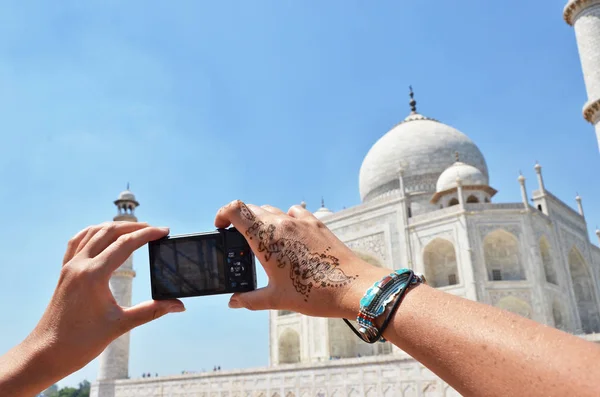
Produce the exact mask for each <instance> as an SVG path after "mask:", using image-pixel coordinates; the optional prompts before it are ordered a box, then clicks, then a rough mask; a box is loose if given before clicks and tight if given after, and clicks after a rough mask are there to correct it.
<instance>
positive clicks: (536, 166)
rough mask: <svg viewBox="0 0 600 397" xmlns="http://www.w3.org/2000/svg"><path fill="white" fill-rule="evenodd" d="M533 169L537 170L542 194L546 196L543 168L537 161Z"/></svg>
mask: <svg viewBox="0 0 600 397" xmlns="http://www.w3.org/2000/svg"><path fill="white" fill-rule="evenodd" d="M533 169H535V173H536V174H537V179H538V185H539V186H540V193H541V194H544V193H545V192H546V187H545V186H544V178H543V177H542V166H541V165H540V163H538V162H537V160H536V162H535V166H534V167H533Z"/></svg>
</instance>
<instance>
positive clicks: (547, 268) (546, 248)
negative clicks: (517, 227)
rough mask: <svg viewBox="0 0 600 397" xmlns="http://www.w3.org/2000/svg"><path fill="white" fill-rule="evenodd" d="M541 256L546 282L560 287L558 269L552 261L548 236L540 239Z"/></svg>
mask: <svg viewBox="0 0 600 397" xmlns="http://www.w3.org/2000/svg"><path fill="white" fill-rule="evenodd" d="M540 256H541V258H542V265H543V266H544V274H545V275H546V281H547V282H549V283H552V284H555V285H558V277H557V276H556V269H555V268H554V263H553V262H554V261H553V260H552V254H551V250H550V243H548V239H547V238H546V236H542V237H541V238H540Z"/></svg>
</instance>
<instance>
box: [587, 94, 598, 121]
mask: <svg viewBox="0 0 600 397" xmlns="http://www.w3.org/2000/svg"><path fill="white" fill-rule="evenodd" d="M599 112H600V99H598V100H596V101H594V102H592V103H590V104H587V105H586V106H585V108H584V109H583V118H584V119H586V121H587V122H588V123H594V120H595V119H596V115H597V114H598V113H599Z"/></svg>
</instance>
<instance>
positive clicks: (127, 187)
mask: <svg viewBox="0 0 600 397" xmlns="http://www.w3.org/2000/svg"><path fill="white" fill-rule="evenodd" d="M127 190H129V182H127Z"/></svg>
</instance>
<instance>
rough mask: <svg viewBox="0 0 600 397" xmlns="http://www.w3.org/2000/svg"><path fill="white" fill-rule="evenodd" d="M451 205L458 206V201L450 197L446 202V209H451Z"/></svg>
mask: <svg viewBox="0 0 600 397" xmlns="http://www.w3.org/2000/svg"><path fill="white" fill-rule="evenodd" d="M453 205H458V199H457V198H456V197H452V199H451V200H450V201H449V202H448V207H452V206H453Z"/></svg>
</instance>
